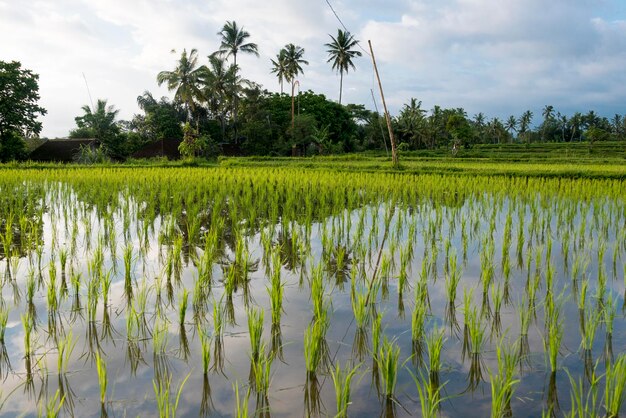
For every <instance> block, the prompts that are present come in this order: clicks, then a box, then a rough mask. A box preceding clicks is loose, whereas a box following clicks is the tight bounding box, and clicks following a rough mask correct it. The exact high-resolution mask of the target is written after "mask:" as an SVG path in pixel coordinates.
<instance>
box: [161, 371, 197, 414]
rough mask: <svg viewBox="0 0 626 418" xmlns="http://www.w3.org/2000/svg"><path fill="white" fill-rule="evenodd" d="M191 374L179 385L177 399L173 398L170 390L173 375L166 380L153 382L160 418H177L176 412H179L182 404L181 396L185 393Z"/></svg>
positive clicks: (169, 375)
mask: <svg viewBox="0 0 626 418" xmlns="http://www.w3.org/2000/svg"><path fill="white" fill-rule="evenodd" d="M189 376H191V373H189V374H188V375H187V376H186V377H185V378H184V379H183V380H182V381H181V382H180V384H179V385H178V390H177V391H176V395H175V397H173V398H171V397H172V394H171V393H170V390H171V389H170V388H171V384H172V375H171V374H168V375H167V376H166V377H165V378H164V379H158V380H155V379H153V380H152V387H153V389H154V395H155V396H156V403H157V411H158V412H159V417H163V418H176V412H177V411H178V403H179V402H180V396H181V395H182V393H183V387H184V386H185V383H187V379H189Z"/></svg>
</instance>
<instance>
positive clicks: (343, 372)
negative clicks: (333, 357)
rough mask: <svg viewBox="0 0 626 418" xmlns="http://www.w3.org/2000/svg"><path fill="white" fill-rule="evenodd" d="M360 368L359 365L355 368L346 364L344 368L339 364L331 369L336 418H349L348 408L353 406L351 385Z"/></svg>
mask: <svg viewBox="0 0 626 418" xmlns="http://www.w3.org/2000/svg"><path fill="white" fill-rule="evenodd" d="M359 367H360V365H359V364H357V365H356V366H353V367H350V365H349V364H346V365H345V366H344V368H342V367H341V364H340V363H339V362H337V364H336V365H335V366H334V367H331V369H330V376H331V378H332V379H333V385H334V387H335V403H336V405H337V413H336V414H335V417H336V418H345V417H347V416H348V406H349V405H350V404H351V402H350V385H351V383H352V378H353V377H354V376H355V375H356V373H357V371H358V370H359Z"/></svg>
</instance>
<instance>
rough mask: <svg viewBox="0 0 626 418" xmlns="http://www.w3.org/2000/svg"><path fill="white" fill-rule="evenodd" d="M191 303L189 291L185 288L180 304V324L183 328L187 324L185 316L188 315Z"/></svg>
mask: <svg viewBox="0 0 626 418" xmlns="http://www.w3.org/2000/svg"><path fill="white" fill-rule="evenodd" d="M188 303H189V291H188V290H187V289H185V288H183V292H182V293H181V295H180V301H179V303H178V324H179V325H180V326H181V327H182V326H184V324H185V316H186V313H187V306H188Z"/></svg>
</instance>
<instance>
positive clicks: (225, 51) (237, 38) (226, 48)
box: [217, 20, 259, 142]
mask: <svg viewBox="0 0 626 418" xmlns="http://www.w3.org/2000/svg"><path fill="white" fill-rule="evenodd" d="M217 34H218V35H220V36H221V38H222V39H221V44H220V49H219V50H218V51H217V53H218V54H220V55H222V56H224V57H226V58H228V57H230V56H232V57H233V65H234V67H235V75H236V74H237V72H238V71H239V67H237V54H238V53H239V52H243V53H246V54H252V55H256V56H257V57H258V56H259V49H258V46H257V44H255V43H253V42H248V38H250V33H248V32H247V31H245V30H244V29H243V26H242V27H241V28H240V27H238V26H237V22H235V21H234V20H233V21H232V22H231V21H226V23H225V24H224V26H223V27H222V30H221V31H219V32H218V33H217ZM235 90H236V86H235V85H234V84H233V85H232V91H231V94H232V96H233V125H234V127H235V142H237V92H236V91H235Z"/></svg>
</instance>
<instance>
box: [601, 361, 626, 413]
mask: <svg viewBox="0 0 626 418" xmlns="http://www.w3.org/2000/svg"><path fill="white" fill-rule="evenodd" d="M625 388H626V355H625V354H620V355H619V356H618V357H617V359H616V360H615V361H614V362H611V361H609V362H608V363H607V366H606V372H605V376H604V408H605V409H606V416H607V417H614V418H616V417H618V416H619V413H620V410H621V408H622V403H623V402H624V395H626V392H625V391H624V389H625Z"/></svg>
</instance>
